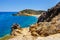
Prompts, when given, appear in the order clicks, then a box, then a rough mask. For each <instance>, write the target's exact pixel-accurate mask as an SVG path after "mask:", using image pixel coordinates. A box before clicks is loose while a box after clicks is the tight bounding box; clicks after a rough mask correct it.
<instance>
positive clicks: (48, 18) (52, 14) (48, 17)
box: [38, 2, 60, 22]
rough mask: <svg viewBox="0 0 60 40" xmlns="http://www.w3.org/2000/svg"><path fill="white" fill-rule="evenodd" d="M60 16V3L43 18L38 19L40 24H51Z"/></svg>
mask: <svg viewBox="0 0 60 40" xmlns="http://www.w3.org/2000/svg"><path fill="white" fill-rule="evenodd" d="M59 14H60V2H59V3H58V4H57V5H56V6H54V7H52V8H51V9H48V11H46V12H45V13H42V14H41V16H40V17H39V18H38V22H44V21H46V22H50V21H51V20H52V19H53V18H54V17H55V16H57V15H59Z"/></svg>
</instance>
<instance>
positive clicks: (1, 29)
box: [0, 12, 37, 37]
mask: <svg viewBox="0 0 60 40" xmlns="http://www.w3.org/2000/svg"><path fill="white" fill-rule="evenodd" d="M15 13H17V12H0V37H3V36H4V35H6V34H10V32H11V26H12V25H13V24H14V23H18V24H20V26H21V27H22V28H24V27H28V26H30V25H31V24H34V23H36V22H37V18H36V17H33V16H12V14H15Z"/></svg>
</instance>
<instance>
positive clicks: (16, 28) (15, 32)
mask: <svg viewBox="0 0 60 40" xmlns="http://www.w3.org/2000/svg"><path fill="white" fill-rule="evenodd" d="M21 30H22V28H20V26H19V25H18V24H14V25H13V26H12V28H11V35H12V36H17V35H18V33H19V34H20V33H21Z"/></svg>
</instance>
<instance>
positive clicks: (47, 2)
mask: <svg viewBox="0 0 60 40" xmlns="http://www.w3.org/2000/svg"><path fill="white" fill-rule="evenodd" d="M59 1H60V0H0V12H1V11H6V12H7V11H8V12H9V11H14V12H16V11H20V10H24V9H34V10H47V9H48V8H51V7H53V6H55V5H56V4H57V3H58V2H59Z"/></svg>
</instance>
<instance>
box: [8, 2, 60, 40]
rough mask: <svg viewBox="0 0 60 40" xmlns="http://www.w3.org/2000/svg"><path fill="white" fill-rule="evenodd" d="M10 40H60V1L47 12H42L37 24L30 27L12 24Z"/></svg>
mask: <svg viewBox="0 0 60 40" xmlns="http://www.w3.org/2000/svg"><path fill="white" fill-rule="evenodd" d="M11 29H12V32H11V36H12V37H13V38H10V39H8V40H60V2H59V3H58V4H57V5H56V6H54V7H53V8H51V9H48V11H46V12H42V13H41V15H40V16H39V18H38V21H37V23H36V24H32V25H31V26H30V27H28V28H20V26H19V25H18V24H14V25H13V26H12V28H11Z"/></svg>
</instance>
